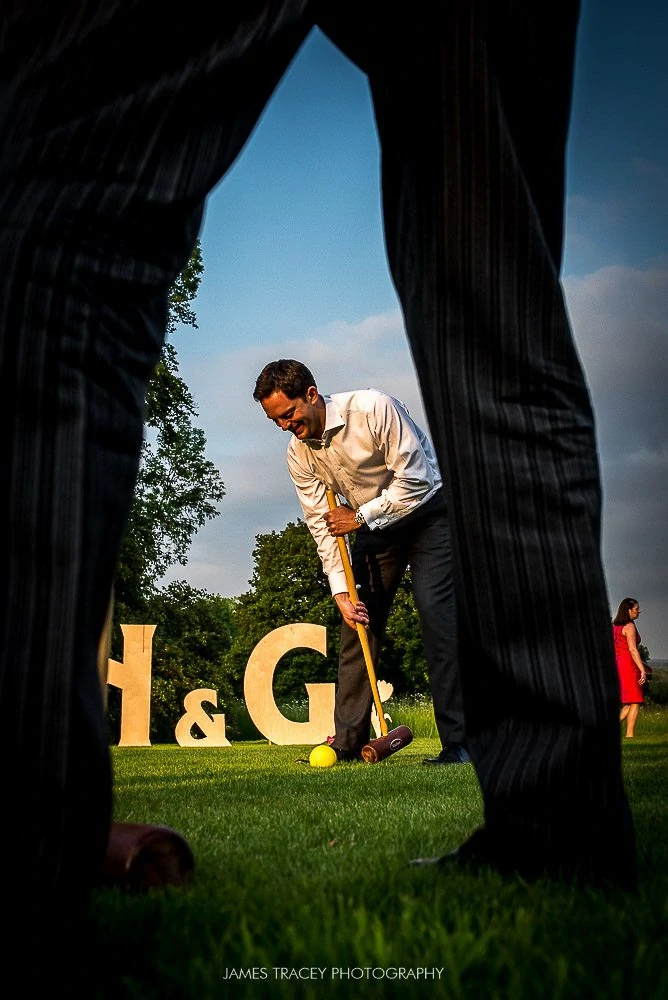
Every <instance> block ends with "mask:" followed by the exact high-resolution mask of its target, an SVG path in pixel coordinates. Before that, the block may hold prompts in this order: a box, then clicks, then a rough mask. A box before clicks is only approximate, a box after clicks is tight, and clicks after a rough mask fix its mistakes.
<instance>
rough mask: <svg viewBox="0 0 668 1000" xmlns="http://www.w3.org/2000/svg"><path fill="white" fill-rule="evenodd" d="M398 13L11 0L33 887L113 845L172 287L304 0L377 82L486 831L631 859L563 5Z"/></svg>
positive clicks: (6, 366) (8, 147)
mask: <svg viewBox="0 0 668 1000" xmlns="http://www.w3.org/2000/svg"><path fill="white" fill-rule="evenodd" d="M411 11H412V13H411V15H410V16H408V15H404V16H402V17H401V18H399V17H398V15H397V19H396V22H395V21H393V20H392V18H391V17H390V16H389V15H388V10H387V8H386V5H382V6H381V5H380V4H378V3H377V2H373V3H371V2H369V3H366V4H360V3H357V4H356V5H355V6H353V5H352V4H351V3H348V2H347V0H346V2H339V3H326V2H320V3H316V2H315V0H313V2H309V0H238V2H229V3H225V4H220V5H210V4H209V3H208V2H206V3H205V2H204V0H192V2H191V3H190V4H189V7H188V12H187V16H186V17H184V18H178V19H176V18H170V17H168V16H166V15H165V11H164V7H163V5H161V4H158V3H157V0H108V2H106V3H104V4H98V3H96V2H93V0H71V2H68V3H65V2H62V3H57V2H56V3H54V2H53V0H8V2H7V3H5V4H4V5H3V13H2V20H1V22H0V32H1V34H0V55H1V58H2V63H1V64H2V67H3V71H2V79H1V81H0V221H1V226H0V283H1V290H0V328H1V330H0V336H1V340H0V352H1V354H0V357H1V365H2V368H1V373H0V379H1V392H2V398H3V399H4V400H7V401H9V404H10V416H11V419H10V420H8V421H7V422H6V425H5V434H4V435H3V436H2V443H1V445H0V447H1V448H2V468H3V472H4V475H3V482H4V487H3V489H2V490H1V491H0V502H1V503H2V507H3V510H2V514H3V520H2V523H3V526H4V528H5V544H4V547H3V548H4V558H3V561H2V578H1V586H2V609H3V621H2V642H1V643H0V656H1V657H2V660H1V664H0V706H1V708H2V719H3V736H4V744H5V747H6V748H7V754H8V757H9V762H10V765H6V768H5V777H6V779H7V787H6V788H5V800H6V801H7V802H9V803H12V814H13V815H14V816H15V817H17V821H19V819H20V826H21V834H20V836H17V835H16V830H15V829H13V828H12V827H11V826H10V825H8V824H3V825H2V829H0V840H1V845H0V846H1V848H2V857H3V858H7V857H8V856H9V855H11V856H12V857H13V858H14V859H15V862H16V863H15V864H14V865H13V866H12V872H11V877H10V886H9V890H10V891H13V892H14V893H15V894H16V898H17V900H18V899H19V897H21V896H22V895H23V896H24V897H29V896H30V892H31V890H35V891H36V890H37V888H39V891H40V894H41V898H42V900H49V899H51V900H55V901H56V903H57V902H58V901H59V900H62V898H63V896H64V895H65V894H67V895H68V898H72V899H78V898H79V895H80V896H81V898H82V899H85V897H86V894H87V892H88V890H89V888H90V885H91V883H92V882H93V881H94V877H95V871H96V869H97V865H98V864H99V861H100V858H101V856H102V854H103V852H104V847H105V839H106V835H107V830H108V824H109V814H110V808H111V775H110V767H109V760H108V751H107V747H106V738H105V737H106V734H105V727H104V724H103V709H102V703H101V698H100V692H99V690H98V680H97V674H96V651H97V643H98V639H99V636H100V632H101V629H102V626H103V621H104V616H105V609H106V605H107V600H108V595H109V592H110V587H111V583H112V579H113V575H114V567H115V562H116V559H117V555H118V551H119V546H120V540H121V537H122V532H123V529H124V525H125V520H126V517H127V512H128V510H129V506H130V503H131V497H132V490H133V484H134V481H135V476H136V471H137V466H138V455H139V448H140V441H141V433H142V422H143V405H144V404H143V400H144V391H145V385H146V382H147V379H148V377H149V375H150V372H151V370H152V368H153V365H154V364H155V361H156V359H157V357H158V353H159V350H160V346H161V342H162V337H163V331H164V326H165V318H166V295H167V290H168V288H169V286H170V285H171V283H172V282H173V280H174V279H175V277H176V276H177V274H178V273H179V271H180V270H181V268H182V267H183V265H184V263H185V261H186V259H187V257H188V254H189V251H190V249H191V247H192V245H193V243H194V240H195V238H196V236H197V233H198V230H199V227H200V224H201V218H202V211H203V206H204V204H205V200H206V197H207V195H208V193H209V192H210V191H211V189H212V188H213V187H214V185H215V184H216V183H217V181H218V180H219V179H220V178H221V177H222V176H223V175H224V173H225V171H226V170H227V169H228V168H229V166H230V165H231V164H232V162H233V161H234V159H235V158H236V156H237V155H238V153H239V152H240V150H241V149H242V147H243V145H244V143H245V141H246V139H247V138H248V136H249V134H250V132H251V131H252V129H253V128H254V126H255V124H256V122H257V120H258V118H259V116H260V114H261V112H262V110H263V108H264V107H265V105H266V103H267V101H268V99H269V97H270V96H271V94H272V92H273V90H274V88H275V86H276V84H277V83H278V81H279V80H280V78H281V76H282V74H283V72H284V71H285V69H286V67H287V65H288V64H289V62H290V60H291V58H292V57H293V55H294V54H295V52H296V51H297V49H298V48H299V46H300V45H301V43H302V41H303V40H304V38H305V37H306V35H307V34H308V32H309V31H310V30H311V28H312V26H313V25H314V24H315V23H317V24H319V25H320V26H321V27H322V28H323V30H325V31H326V33H327V34H328V35H329V36H330V37H331V38H332V39H333V40H334V42H335V43H336V44H337V45H339V46H340V47H341V48H342V50H343V51H344V52H345V53H346V54H347V55H348V56H349V57H350V58H351V59H353V60H354V61H355V62H356V63H357V65H359V66H360V68H361V69H362V70H363V71H364V72H366V74H367V75H368V79H369V82H370V87H371V91H372V96H373V101H374V107H375V112H376V119H377V125H378V131H379V136H380V140H381V145H382V174H383V177H382V183H383V198H384V214H385V230H386V244H387V253H388V259H389V262H390V267H391V271H392V275H393V278H394V281H395V284H396V288H397V291H398V294H399V297H400V300H401V304H402V308H403V311H404V316H405V322H406V329H407V334H408V338H409V342H410V346H411V350H412V354H413V358H414V361H415V365H416V369H417V372H418V376H419V380H420V386H421V390H422V393H423V397H424V401H425V406H426V410H427V416H428V419H429V423H430V428H431V432H432V436H433V438H434V443H435V446H436V450H437V454H438V458H439V462H440V464H441V467H442V469H443V471H444V474H445V480H446V482H447V484H448V491H449V495H448V504H449V507H450V511H451V516H452V523H453V534H454V538H453V544H454V559H455V563H454V565H455V586H456V602H457V607H458V615H459V621H458V625H459V630H460V642H461V647H462V649H465V650H466V661H467V665H468V667H469V669H468V670H464V671H463V684H464V697H465V710H466V726H467V734H468V738H469V743H470V750H471V754H472V757H473V760H474V763H475V767H476V770H477V774H478V777H479V780H480V785H481V788H482V794H483V798H484V809H485V830H486V835H487V837H488V840H489V843H490V844H494V845H496V846H495V848H494V849H495V851H496V852H497V856H498V859H499V861H502V860H503V859H504V858H505V859H506V860H507V861H509V863H511V865H512V863H513V861H514V860H515V859H518V860H519V858H520V856H525V854H526V852H528V853H529V854H534V853H535V851H536V844H537V843H540V846H541V851H542V858H541V859H540V863H541V864H542V863H543V862H544V863H545V866H546V867H547V869H548V870H550V871H556V870H561V868H566V869H570V868H571V867H572V866H573V865H581V866H583V868H584V869H590V870H591V871H593V872H599V873H607V874H610V875H613V876H614V872H615V871H616V870H617V868H618V866H620V865H621V864H622V861H621V860H620V859H621V855H622V853H623V852H624V851H626V852H627V853H626V855H625V861H624V864H625V865H626V867H627V868H628V866H629V865H631V866H632V864H633V833H632V825H631V823H630V820H629V818H628V810H627V806H626V800H625V796H624V790H623V786H622V778H621V762H620V747H619V739H618V736H619V732H618V725H617V708H618V706H617V688H616V677H615V668H614V657H613V652H612V648H611V639H610V629H609V623H608V604H607V595H606V587H605V581H604V577H603V572H602V568H601V560H600V553H599V505H600V497H599V473H598V467H597V449H596V441H595V432H594V421H593V417H592V412H591V407H590V401H589V395H588V391H587V387H586V383H585V380H584V377H583V374H582V371H581V368H580V364H579V361H578V358H577V354H576V350H575V347H574V345H573V341H572V337H571V333H570V329H569V325H568V320H567V316H566V312H565V308H564V302H563V297H562V292H561V288H560V283H559V267H560V260H561V243H562V215H563V173H564V166H563V160H564V146H565V141H566V134H567V125H568V114H569V104H570V92H571V72H572V57H573V48H574V36H575V31H576V21H577V3H576V2H573V0H567V2H564V3H559V4H556V3H555V4H553V3H545V4H543V3H537V2H530V0H494V2H492V0H451V2H449V3H443V4H426V3H424V4H422V5H420V4H418V5H417V6H414V7H413V8H411ZM536 863H537V864H538V863H539V861H538V859H536ZM11 879H14V882H13V883H12V882H11ZM54 905H56V904H54ZM44 906H45V907H46V903H44ZM46 909H48V907H46Z"/></svg>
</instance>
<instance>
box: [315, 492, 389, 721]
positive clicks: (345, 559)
mask: <svg viewBox="0 0 668 1000" xmlns="http://www.w3.org/2000/svg"><path fill="white" fill-rule="evenodd" d="M327 503H328V504H329V509H330V510H335V509H336V507H338V502H337V499H336V495H335V494H334V490H330V489H328V490H327ZM336 540H337V542H338V544H339V552H340V554H341V562H342V563H343V570H344V573H345V574H346V586H347V587H348V596H349V597H350V600H351V601H352V602H353V604H357V602H358V600H359V595H358V593H357V586H356V584H355V577H354V575H353V567H352V565H351V563H350V556H349V555H348V546H347V545H346V540H345V538H343V537H342V536H341V535H339V536H338V537H337V539H336ZM356 625H357V634H358V636H359V640H360V645H361V646H362V653H363V655H364V662H365V663H366V670H367V673H368V675H369V683H370V684H371V693H372V695H373V702H374V705H375V706H376V712H377V713H378V723H379V725H380V731H381V733H382V735H383V736H387V722H386V721H385V716H384V715H383V705H382V702H381V700H380V694H379V693H378V682H377V680H376V671H375V670H374V668H373V659H372V657H371V648H370V646H369V637H368V635H367V634H366V629H365V628H364V625H362V623H361V622H356Z"/></svg>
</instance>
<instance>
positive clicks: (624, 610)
mask: <svg viewBox="0 0 668 1000" xmlns="http://www.w3.org/2000/svg"><path fill="white" fill-rule="evenodd" d="M637 606H638V601H636V599H635V597H625V598H624V600H623V601H622V603H621V604H620V605H619V607H618V608H617V614H616V615H615V617H614V618H613V619H612V624H613V625H628V623H629V622H630V621H631V619H630V618H629V611H633V609H634V608H636V607H637Z"/></svg>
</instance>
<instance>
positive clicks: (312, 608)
mask: <svg viewBox="0 0 668 1000" xmlns="http://www.w3.org/2000/svg"><path fill="white" fill-rule="evenodd" d="M255 541H256V545H255V549H254V550H253V558H254V560H255V567H254V571H253V576H252V578H251V590H249V591H248V592H247V593H245V594H242V595H241V597H239V598H238V599H237V604H236V608H235V622H236V626H237V634H236V638H235V640H234V642H233V644H232V647H231V649H230V651H229V653H228V654H227V656H226V657H225V664H226V667H227V669H228V672H229V676H230V678H231V679H232V680H233V683H234V684H235V690H237V692H238V693H239V694H241V683H242V679H243V672H244V669H245V666H246V663H247V661H248V657H249V656H250V654H251V652H252V650H253V648H254V647H255V646H256V645H257V643H258V642H259V641H260V639H262V638H263V637H264V636H265V635H267V633H268V632H270V631H271V630H272V629H275V628H278V627H279V626H281V625H289V624H292V623H294V622H311V623H313V624H316V625H324V626H325V627H326V628H327V656H326V657H323V656H321V655H320V654H319V653H316V652H314V651H313V650H306V649H304V650H294V651H291V652H290V653H287V654H286V655H285V656H284V657H283V658H282V660H281V662H280V664H279V665H278V667H277V669H276V673H275V675H274V696H275V697H276V698H277V699H278V700H281V699H285V700H289V699H292V698H302V697H303V696H304V684H305V682H306V681H309V682H312V681H313V682H318V681H320V682H325V681H336V677H337V669H338V654H339V630H340V625H341V616H340V614H339V611H338V608H337V607H336V604H335V603H334V601H333V600H332V597H331V591H330V588H329V584H328V582H327V578H326V577H325V574H324V572H323V570H322V564H321V562H320V559H319V557H318V554H317V550H316V547H315V544H314V543H313V539H312V538H311V535H310V532H309V530H308V528H307V526H306V524H305V523H304V522H303V521H301V520H298V521H297V522H296V523H290V524H288V525H287V527H286V528H285V529H284V530H283V531H281V532H275V531H274V532H271V534H267V535H257V536H256V539H255ZM353 544H354V542H353ZM378 676H379V677H382V678H383V679H384V680H387V681H390V682H391V683H392V684H393V685H394V688H395V691H396V692H397V693H401V692H404V691H409V692H415V691H427V690H428V682H427V676H426V663H425V659H424V652H423V649H422V639H421V633H420V627H419V621H418V616H417V612H416V610H415V605H414V603H413V596H412V593H411V590H410V579H409V578H408V577H407V578H406V579H404V580H403V581H402V584H401V586H400V588H399V592H398V594H397V597H396V599H395V602H394V606H393V609H392V613H391V616H390V619H389V622H388V630H387V636H386V641H385V644H384V649H383V651H382V653H381V660H380V663H379V665H378Z"/></svg>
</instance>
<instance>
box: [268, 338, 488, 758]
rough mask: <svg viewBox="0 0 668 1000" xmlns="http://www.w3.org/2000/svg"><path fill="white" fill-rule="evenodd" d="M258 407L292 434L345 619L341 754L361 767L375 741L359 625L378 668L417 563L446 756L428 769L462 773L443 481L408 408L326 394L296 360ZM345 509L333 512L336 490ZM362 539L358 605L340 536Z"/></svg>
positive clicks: (272, 369) (375, 398) (305, 496)
mask: <svg viewBox="0 0 668 1000" xmlns="http://www.w3.org/2000/svg"><path fill="white" fill-rule="evenodd" d="M253 398H254V399H255V400H257V401H258V402H259V403H260V404H261V406H262V409H263V410H264V412H265V414H266V416H267V417H268V418H269V419H270V420H273V422H274V423H275V424H276V426H277V427H280V429H281V430H283V431H289V432H290V434H291V435H292V436H291V438H290V442H289V444H288V453H287V461H288V471H289V473H290V478H291V479H292V482H293V483H294V485H295V489H296V490H297V496H298V498H299V502H300V504H301V508H302V511H303V513H304V518H305V520H306V524H307V525H308V528H309V531H310V532H311V535H312V536H313V538H314V540H315V543H316V545H317V547H318V554H319V556H320V559H321V561H322V565H323V569H324V571H325V573H326V574H327V577H328V580H329V585H330V588H331V591H332V595H333V597H334V600H335V601H336V603H337V605H338V608H339V611H340V612H341V616H342V618H343V622H342V626H341V646H340V653H339V677H338V684H337V690H336V701H335V707H334V726H335V734H334V738H333V744H332V745H333V746H334V749H335V750H336V754H337V757H338V758H339V760H342V761H349V760H357V759H360V751H361V749H362V747H363V746H364V744H365V743H366V742H367V741H368V739H369V729H370V719H371V705H372V695H371V689H370V685H369V681H368V676H367V671H366V666H365V663H364V657H363V654H362V649H361V646H360V643H359V638H358V635H357V623H358V622H361V623H362V624H364V625H365V626H368V631H369V645H370V647H371V652H372V656H373V660H374V664H376V663H377V662H378V657H379V654H380V649H381V644H382V640H383V636H384V634H385V627H386V624H387V619H388V616H389V613H390V609H391V606H392V601H393V600H394V596H395V594H396V592H397V588H398V586H399V583H400V581H401V578H402V576H403V574H404V572H405V570H406V568H407V567H408V566H409V565H410V570H411V583H412V588H413V595H414V597H415V604H416V606H417V609H418V613H419V615H420V621H421V623H422V638H423V642H424V648H425V654H426V657H427V665H428V672H429V681H430V686H431V692H432V698H433V703H434V715H435V718H436V725H437V729H438V734H439V737H440V740H441V746H442V749H441V752H440V753H439V755H438V756H437V757H433V758H427V759H426V760H425V763H428V764H462V763H466V762H468V760H469V755H468V752H467V750H466V749H465V746H464V715H463V707H462V695H461V689H460V680H459V666H458V661H457V639H456V622H455V604H454V590H453V583H452V550H451V545H450V531H449V526H448V519H447V512H446V505H445V497H444V496H443V491H442V489H441V485H442V484H441V475H440V472H439V468H438V464H437V461H436V457H435V455H434V451H433V449H432V446H431V444H430V442H429V440H428V439H427V436H426V434H425V433H424V431H423V430H422V429H421V428H420V427H418V425H417V424H416V423H415V421H414V420H413V419H412V417H411V416H410V414H409V413H408V411H407V409H406V407H405V406H404V405H403V403H401V402H399V400H397V399H394V398H393V397H392V396H389V395H387V394H386V393H384V392H379V391H377V390H376V389H361V390H356V391H353V392H341V393H333V394H332V395H331V396H323V395H321V394H320V393H319V392H318V388H317V385H316V381H315V379H314V377H313V375H312V374H311V372H310V371H309V369H308V368H307V367H306V366H305V365H303V364H302V363H301V362H299V361H294V360H292V359H285V358H283V359H280V360H278V361H272V362H270V363H269V364H268V365H266V366H265V367H264V368H263V370H262V371H261V373H260V375H259V376H258V378H257V381H256V384H255V391H254V392H253ZM328 488H329V489H332V490H334V492H335V493H338V494H339V496H341V497H343V498H344V499H345V501H346V504H347V505H348V506H346V505H341V506H339V507H337V509H336V510H333V511H330V510H329V506H328V503H327V496H326V491H327V489H328ZM353 532H354V533H355V534H356V540H355V545H354V546H353V547H352V563H353V573H354V575H355V579H356V581H357V584H358V588H359V596H360V601H358V602H357V603H355V604H353V602H352V601H351V600H350V597H349V595H348V587H347V584H346V576H345V572H344V569H343V564H342V562H341V556H340V554H339V548H338V542H337V537H340V536H343V535H349V534H352V533H353Z"/></svg>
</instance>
